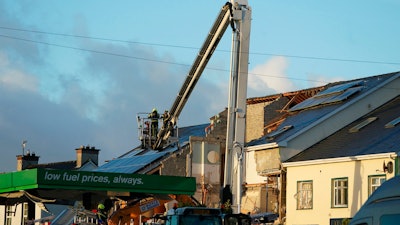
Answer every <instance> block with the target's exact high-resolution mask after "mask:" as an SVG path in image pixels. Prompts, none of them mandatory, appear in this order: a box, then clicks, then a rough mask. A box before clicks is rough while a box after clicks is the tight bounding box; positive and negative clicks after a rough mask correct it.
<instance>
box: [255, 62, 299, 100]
mask: <svg viewBox="0 0 400 225" xmlns="http://www.w3.org/2000/svg"><path fill="white" fill-rule="evenodd" d="M287 67H288V61H287V59H286V58H285V57H282V56H275V57H272V58H271V59H269V60H268V61H266V62H265V63H264V64H261V65H258V66H256V67H254V68H253V69H252V70H251V71H249V80H248V89H249V90H248V95H249V97H254V96H264V95H266V94H276V93H282V92H288V91H293V90H295V89H296V86H295V85H294V83H293V81H292V80H290V79H289V78H288V77H287V74H286V69H287Z"/></svg>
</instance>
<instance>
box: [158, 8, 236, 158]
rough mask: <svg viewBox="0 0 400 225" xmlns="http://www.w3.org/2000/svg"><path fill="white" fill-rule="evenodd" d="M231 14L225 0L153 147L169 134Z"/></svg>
mask: <svg viewBox="0 0 400 225" xmlns="http://www.w3.org/2000/svg"><path fill="white" fill-rule="evenodd" d="M231 15H232V4H231V3H229V2H227V3H226V4H225V5H224V6H223V7H222V9H221V11H220V13H219V15H218V17H217V19H216V20H215V22H214V25H213V26H212V28H211V30H210V32H209V34H208V36H207V38H206V40H205V41H204V43H203V46H202V47H201V49H200V51H199V53H198V55H197V57H196V59H195V61H194V62H193V64H192V67H191V69H190V71H189V74H188V75H187V77H186V80H185V82H184V83H183V85H182V87H181V90H180V91H179V93H178V96H177V97H176V99H175V102H174V103H173V105H172V107H171V109H170V110H169V112H168V113H169V115H168V117H167V118H164V121H163V125H162V127H161V129H160V130H159V132H158V134H157V140H156V141H155V143H154V145H153V146H152V147H153V149H158V150H160V149H162V148H163V143H164V141H165V140H167V139H168V138H169V136H170V131H169V129H168V127H169V126H170V125H171V124H173V125H175V124H176V122H177V119H178V117H179V115H180V113H181V111H182V109H183V107H184V106H185V104H186V102H187V100H188V98H189V96H190V94H191V93H192V91H193V89H194V87H195V86H196V83H197V81H198V80H199V78H200V76H201V74H202V73H203V70H204V68H205V67H206V65H207V63H208V61H209V60H210V58H211V56H212V54H213V53H214V50H215V48H216V47H217V45H218V43H219V41H220V40H221V38H222V36H223V35H224V33H225V31H226V28H227V27H228V25H229V23H230V17H231Z"/></svg>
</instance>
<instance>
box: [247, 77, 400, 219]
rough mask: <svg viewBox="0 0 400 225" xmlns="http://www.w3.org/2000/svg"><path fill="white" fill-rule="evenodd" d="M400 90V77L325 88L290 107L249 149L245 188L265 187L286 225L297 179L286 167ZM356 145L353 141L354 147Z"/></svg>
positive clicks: (347, 82) (390, 99)
mask: <svg viewBox="0 0 400 225" xmlns="http://www.w3.org/2000/svg"><path fill="white" fill-rule="evenodd" d="M398 87H400V73H390V74H382V75H377V76H371V77H365V78H360V79H356V80H350V81H343V82H336V83H332V84H329V85H327V86H325V87H324V89H323V90H321V91H320V92H319V93H317V94H315V95H313V96H312V97H309V98H308V99H306V100H304V101H302V102H301V103H298V104H296V105H294V106H291V107H290V108H288V109H287V110H285V111H284V112H285V113H284V116H282V117H281V119H277V120H275V121H276V122H275V123H274V124H273V125H274V126H275V129H269V128H270V127H271V126H270V124H267V125H266V126H265V127H264V128H265V131H266V132H265V133H266V134H265V135H264V136H263V137H261V138H258V139H255V140H252V141H249V142H248V143H247V146H246V156H245V161H246V166H245V182H246V185H247V186H248V187H251V186H252V185H254V184H258V183H263V182H264V186H266V189H267V191H266V193H267V194H266V197H265V198H266V200H265V202H266V204H267V205H269V206H271V207H269V209H273V210H274V212H277V213H279V219H280V220H279V221H280V222H282V223H283V222H284V221H285V220H286V219H287V218H289V217H290V215H289V214H288V215H286V213H289V212H290V210H289V209H288V208H287V207H288V205H287V201H289V200H290V199H287V198H289V197H290V198H293V194H292V195H291V194H286V191H287V190H286V187H287V183H288V182H292V181H293V180H292V179H293V178H292V177H289V176H286V175H287V170H286V169H285V168H284V165H283V164H282V163H284V162H287V160H289V159H291V158H292V157H294V156H296V155H301V153H302V152H303V151H305V150H307V149H309V148H311V147H313V146H315V145H316V144H317V143H320V142H321V141H323V140H325V139H326V138H328V137H330V136H332V135H334V134H335V133H337V132H338V131H339V130H341V129H343V128H344V127H346V126H348V125H349V124H351V123H353V122H354V121H358V120H359V119H360V118H362V117H363V116H365V115H368V114H369V113H371V112H372V111H374V110H376V109H378V108H380V107H382V106H383V105H385V104H386V103H388V102H390V101H392V100H393V99H394V98H396V97H397V96H399V94H400V90H399V89H398ZM359 123H361V122H359ZM271 125H272V124H271ZM248 129H251V128H250V127H248ZM355 129H356V128H355ZM356 140H357V139H354V141H355V142H357V141H356ZM335 141H336V142H340V140H335ZM395 152H396V151H395ZM314 153H315V155H314V156H316V157H319V152H314ZM375 153H376V152H371V154H375ZM365 155H368V153H365ZM338 157H341V156H338ZM343 157H346V155H343ZM288 162H289V161H288ZM381 163H382V164H383V162H381ZM338 178H340V177H338ZM289 179H290V180H289ZM349 182H350V181H349ZM248 190H249V188H248ZM259 193H260V194H259V196H261V197H264V196H263V193H262V192H259ZM294 194H295V193H294ZM325 194H326V195H328V194H329V193H325ZM246 196H249V193H246V195H245V197H246ZM250 197H251V195H250ZM261 197H260V198H261ZM242 201H243V207H242V209H243V208H244V207H247V205H245V204H244V201H245V199H244V198H243V199H242ZM253 201H254V200H253ZM242 212H243V210H242ZM327 223H328V222H326V223H324V224H327ZM293 224H301V223H297V222H295V223H293Z"/></svg>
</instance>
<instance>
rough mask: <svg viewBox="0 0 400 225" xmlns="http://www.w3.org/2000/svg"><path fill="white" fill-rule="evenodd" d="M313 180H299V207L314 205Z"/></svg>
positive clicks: (308, 207)
mask: <svg viewBox="0 0 400 225" xmlns="http://www.w3.org/2000/svg"><path fill="white" fill-rule="evenodd" d="M312 191H313V183H312V181H298V182H297V196H296V198H297V209H312V206H313V196H312V195H313V193H312Z"/></svg>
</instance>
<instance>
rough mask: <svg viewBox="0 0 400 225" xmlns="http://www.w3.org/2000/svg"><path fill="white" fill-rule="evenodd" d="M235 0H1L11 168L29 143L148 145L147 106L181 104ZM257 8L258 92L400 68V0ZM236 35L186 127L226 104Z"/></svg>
mask: <svg viewBox="0 0 400 225" xmlns="http://www.w3.org/2000/svg"><path fill="white" fill-rule="evenodd" d="M224 4H225V1H217V0H202V1H194V0H187V1H179V0H171V1H160V0H159V1H155V0H153V1H130V0H120V1H110V0H86V1H78V0H70V1H61V0H41V1H29V0H18V1H14V0H3V1H0V11H1V12H2V13H1V14H0V95H1V96H2V97H1V98H0V108H1V110H0V148H1V152H2V156H3V157H1V158H0V172H1V171H12V170H15V166H16V161H15V156H16V155H18V154H21V152H22V150H21V143H22V140H27V141H28V143H27V149H30V150H31V151H33V152H36V153H37V154H38V155H40V156H41V158H40V162H41V163H46V162H53V161H65V160H74V159H75V151H74V149H75V148H78V147H79V146H80V145H91V146H96V147H97V148H100V149H101V153H100V154H101V157H100V160H101V161H102V162H103V161H104V160H107V159H111V158H113V157H117V156H118V155H120V154H122V153H124V152H126V151H128V150H130V149H131V148H133V147H136V146H137V144H138V137H137V124H136V114H137V113H139V112H148V111H150V110H151V109H152V108H153V107H157V108H158V109H159V110H160V111H163V110H165V109H169V107H170V106H171V105H172V103H173V101H174V98H175V96H176V94H177V93H178V91H179V88H180V86H181V85H182V83H183V81H184V79H185V77H186V74H187V72H188V70H189V67H190V65H191V63H192V62H193V60H194V59H195V56H196V54H197V51H198V50H199V49H198V48H200V47H201V45H202V44H203V41H204V39H205V37H206V35H207V32H208V31H209V30H210V28H211V26H212V24H213V22H214V20H215V18H216V16H217V14H218V13H219V10H220V8H221V7H222V6H223V5H224ZM249 4H250V6H251V7H252V10H253V13H252V28H251V43H250V60H249V61H250V62H249V63H250V65H249V85H248V96H249V97H255V96H265V95H270V94H276V93H281V92H286V91H295V90H300V89H304V88H310V87H315V86H320V85H324V84H327V83H329V82H333V81H339V80H350V79H355V78H360V77H366V76H372V75H378V74H383V73H389V72H394V71H399V66H400V55H399V54H398V51H399V49H400V44H399V42H398V37H399V34H400V32H399V26H398V24H397V21H400V14H399V13H398V10H399V9H400V2H398V1H396V0H381V1H373V0H363V1H361V0H354V1H345V0H339V1H309V0H305V1H265V0H257V1H251V0H250V1H249ZM230 39H231V30H230V28H228V30H227V32H226V33H225V36H224V38H223V40H222V41H221V43H220V45H219V46H218V48H217V51H216V52H215V53H214V55H213V57H212V59H211V60H210V62H209V65H208V67H207V69H206V70H205V71H204V73H203V75H202V77H201V79H200V81H199V83H198V85H197V86H196V89H195V90H194V91H193V93H192V96H191V97H190V99H189V101H188V103H187V105H186V107H185V109H184V110H183V111H182V113H181V117H180V122H179V124H180V125H181V126H188V125H195V124H202V123H208V122H209V118H210V117H212V116H213V115H215V114H217V113H218V112H220V111H222V110H223V109H224V107H226V105H227V101H228V97H227V96H228V93H227V92H228V86H227V82H228V79H229V60H230V55H229V50H230V43H231V40H230ZM215 96H218V98H216V97H215Z"/></svg>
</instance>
